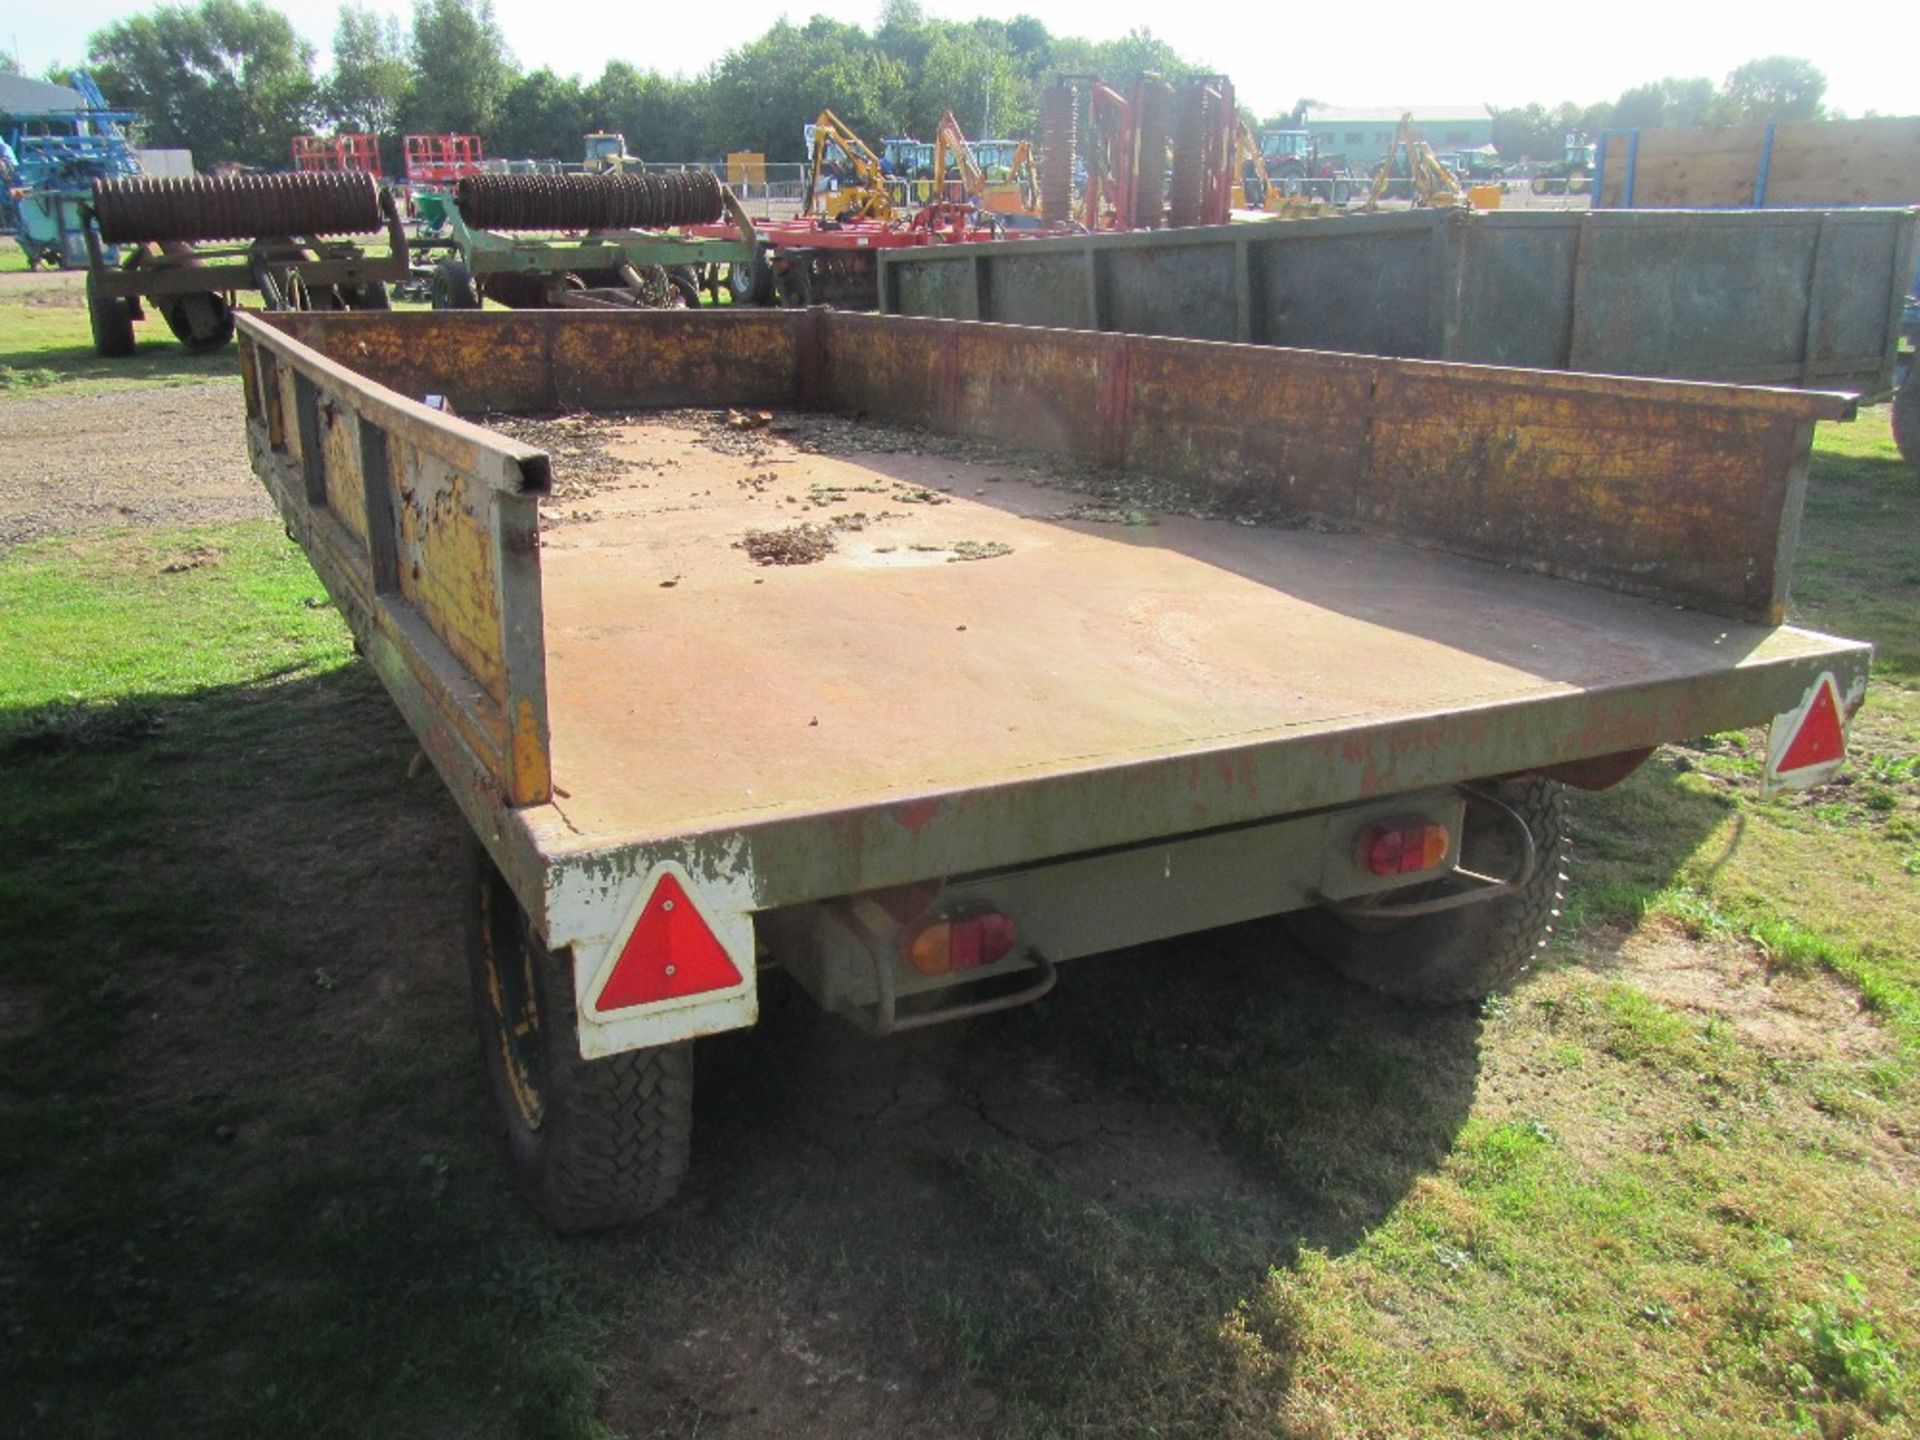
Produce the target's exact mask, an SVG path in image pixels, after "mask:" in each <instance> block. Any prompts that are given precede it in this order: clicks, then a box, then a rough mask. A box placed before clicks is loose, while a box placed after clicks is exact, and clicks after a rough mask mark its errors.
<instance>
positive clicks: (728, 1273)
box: [0, 664, 1686, 1436]
mask: <svg viewBox="0 0 1920 1440" xmlns="http://www.w3.org/2000/svg"><path fill="white" fill-rule="evenodd" d="M0 748H4V755H3V756H0V765H4V768H5V769H6V771H7V774H8V777H9V781H10V783H9V784H8V786H7V787H6V788H5V790H4V791H3V792H0V843H3V844H4V845H5V847H6V853H7V854H8V856H9V863H8V865H7V867H6V868H5V870H4V872H0V902H4V903H0V955H4V956H5V960H4V961H3V962H0V1075H4V1076H5V1080H4V1082H0V1163H3V1164H4V1167H5V1170H6V1173H7V1175H8V1176H9V1184H8V1186H7V1188H6V1192H5V1197H4V1199H0V1211H4V1225H3V1226H0V1233H4V1234H5V1235H6V1236H7V1237H8V1239H7V1240H6V1242H5V1256H4V1263H3V1265H0V1276H3V1277H4V1281H5V1283H6V1288H7V1297H8V1304H7V1307H6V1308H7V1315H6V1318H5V1322H4V1323H5V1324H6V1326H7V1327H8V1328H7V1344H6V1345H5V1346H4V1347H0V1352H3V1354H0V1403H4V1405H5V1407H6V1411H7V1413H9V1414H12V1415H20V1416H26V1417H29V1418H28V1421H27V1433H35V1432H36V1430H37V1432H38V1433H46V1434H59V1435H92V1434H101V1435H105V1434H130V1433H148V1434H164V1433H202V1434H271V1433H292V1432H294V1431H298V1432H300V1433H304V1434H310V1435H327V1434H352V1435H365V1434H400V1433H407V1434H418V1433H447V1434H466V1433H477V1432H484V1431H491V1430H495V1429H497V1430H499V1431H501V1432H502V1433H511V1434H516V1435H518V1434H584V1433H589V1431H590V1429H591V1423H592V1420H593V1418H594V1417H596V1416H597V1417H599V1419H600V1420H602V1421H604V1422H605V1423H608V1424H610V1425H612V1426H613V1428H614V1429H615V1430H616V1431H618V1432H621V1433H629V1434H643V1435H644V1434H656V1433H661V1434H681V1433H692V1432H693V1431H695V1430H698V1433H701V1434H703V1435H705V1434H724V1435H733V1436H740V1435H769V1436H771V1435H791V1434H807V1433H811V1434H824V1433H832V1434H836V1435H861V1434H871V1435H889V1436H893V1435H909V1436H910V1435H926V1436H936V1435H938V1436H948V1435H970V1434H981V1435H985V1434H1001V1433H1009V1432H1039V1431H1050V1432H1072V1431H1076V1430H1080V1429H1111V1430H1121V1431H1128V1432H1131V1433H1143V1432H1153V1433H1163V1434H1192V1435H1211V1434H1219V1433H1225V1432H1228V1431H1231V1430H1234V1429H1237V1428H1240V1427H1241V1426H1242V1425H1246V1426H1249V1427H1251V1428H1260V1427H1261V1424H1262V1422H1261V1421H1260V1419H1259V1418H1258V1417H1259V1416H1263V1415H1264V1416H1267V1417H1269V1418H1270V1416H1271V1413H1272V1412H1271V1407H1272V1406H1273V1404H1274V1403H1275V1399H1276V1395H1278V1394H1283V1393H1284V1377H1283V1376H1282V1377H1280V1380H1279V1382H1278V1383H1277V1384H1276V1380H1275V1377H1274V1376H1273V1374H1272V1373H1271V1372H1270V1370H1269V1371H1265V1372H1263V1376H1262V1378H1259V1379H1258V1380H1257V1382H1256V1379H1255V1378H1254V1377H1252V1376H1250V1375H1249V1373H1248V1371H1247V1364H1246V1360H1245V1355H1246V1350H1245V1347H1244V1346H1243V1345H1241V1344H1240V1343H1239V1342H1238V1341H1237V1340H1236V1325H1237V1323H1238V1322H1237V1320H1236V1316H1237V1315H1238V1314H1239V1305H1240V1302H1241V1301H1242V1300H1243V1299H1244V1298H1245V1297H1247V1296H1248V1295H1249V1294H1251V1293H1253V1292H1254V1291H1255V1290H1257V1288H1258V1287H1259V1286H1260V1284H1261V1283H1262V1281H1263V1278H1264V1277H1265V1276H1266V1275H1267V1274H1268V1272H1269V1270H1270V1269H1271V1268H1272V1267H1286V1266H1288V1265H1290V1264H1292V1263H1293V1262H1294V1261H1295V1259H1296V1258H1297V1257H1298V1256H1299V1255H1300V1254H1301V1253H1302V1251H1303V1250H1305V1249H1309V1248H1310V1249H1314V1250H1320V1251H1326V1252H1329V1253H1333V1254H1338V1253H1341V1252H1343V1251H1345V1250H1348V1249H1350V1248H1352V1247H1353V1246H1355V1245H1357V1244H1359V1243H1361V1242H1362V1241H1363V1240H1364V1238H1365V1237H1366V1235H1367V1234H1368V1232H1369V1230H1370V1229H1371V1228H1372V1227H1374V1226H1375V1225H1377V1224H1378V1223H1379V1222H1380V1221H1381V1220H1382V1218H1383V1217H1385V1216H1386V1215H1388V1214H1389V1213H1390V1212H1391V1211H1392V1210H1393V1209H1394V1207H1395V1206H1396V1205H1398V1204H1399V1203H1400V1201H1401V1200H1402V1198H1403V1197H1404V1196H1406V1195H1407V1193H1408V1192H1409V1190H1410V1189H1411V1188H1412V1187H1414V1186H1416V1185H1417V1184H1418V1183H1419V1181H1420V1179H1421V1177H1422V1176H1424V1175H1427V1174H1429V1173H1431V1172H1433V1171H1434V1170H1435V1169H1436V1168H1437V1167H1439V1166H1441V1165H1442V1164H1444V1163H1445V1161H1446V1159H1447V1156H1448V1154H1449V1152H1450V1149H1451V1147H1452V1146H1453V1145H1454V1143H1455V1140H1456V1137H1457V1136H1458V1133H1459V1131H1460V1129H1461V1126H1462V1125H1463V1124H1464V1123H1465V1120H1466V1117H1467V1114H1468V1111H1469V1108H1470V1106H1471V1104H1472V1100H1473V1096H1474V1092H1475V1085H1476V1081H1477V1077H1478V1070H1479V1037H1480V1032H1481V1025H1482V1021H1481V1018H1480V1016H1479V1015H1478V1014H1477V1013H1476V1012H1474V1011H1472V1010H1470V1009H1453V1010H1444V1011H1435V1012H1422V1011H1417V1010H1412V1009H1408V1008H1405V1007H1401V1006H1397V1005H1392V1004H1388V1003H1386V1002H1382V1001H1378V1000H1375V999H1373V998H1371V997H1369V996H1367V995H1365V994H1363V993H1361V992H1358V991H1356V990H1354V989H1352V988H1351V987H1348V986H1346V985H1344V984H1342V983H1340V982H1338V981H1336V980H1334V979H1332V978H1330V977H1329V976H1328V975H1327V974H1326V973H1324V972H1323V971H1322V970H1320V969H1319V968H1318V967H1316V966H1315V965H1313V964H1312V963H1311V962H1309V961H1308V960H1307V959H1306V958H1305V957H1303V956H1302V955H1300V954H1299V953H1298V952H1297V951H1296V950H1295V949H1293V948H1292V947H1291V946H1290V945H1289V944H1288V943H1287V942H1286V940H1285V939H1284V938H1283V937H1282V936H1281V935H1280V934H1279V932H1278V931H1277V929H1276V928H1275V927H1274V926H1272V925H1249V926H1242V927H1239V928H1237V929H1235V930H1232V931H1227V932H1222V933H1218V934H1214V935H1208V936H1202V937H1197V938H1192V939H1188V940H1182V941H1175V942H1169V943H1166V944H1161V945H1155V946H1151V947H1147V948H1144V949H1141V950H1138V951H1134V952H1129V953H1127V954H1124V955H1118V956H1110V957H1105V958H1102V959H1096V960H1088V961H1082V962H1078V963H1076V964H1075V965H1073V966H1070V967H1068V968H1067V970H1066V971H1065V973H1064V975H1063V978H1062V982H1061V985H1060V987H1059V989H1058V991H1057V992H1056V993H1055V995H1054V996H1053V997H1051V998H1050V999H1048V1000H1047V1001H1046V1002H1045V1003H1044V1004H1043V1005H1041V1006H1037V1007H1034V1008H1032V1009H1029V1010H1027V1011H1023V1012H1019V1013H1016V1014H1011V1015H1006V1016H1002V1017H998V1018H995V1019H992V1020H989V1021H983V1022H976V1023H974V1024H972V1025H969V1026H964V1027H956V1028H952V1029H947V1030H940V1031H933V1032H927V1033H924V1034H920V1035H916V1036H909V1037H902V1038H899V1039H895V1040H891V1041H883V1042H877V1041H873V1040H869V1039H867V1038H866V1037H863V1036H861V1035H858V1034H857V1033H855V1032H854V1031H853V1030H852V1029H851V1028H849V1027H847V1026H846V1025H845V1024H844V1023H843V1022H841V1021H839V1020H836V1019H833V1018H831V1017H826V1016H822V1015H819V1014H817V1013H816V1012H814V1011H813V1010H812V1008H811V1007H810V1005H809V1004H808V1003H807V1002H806V1001H805V1000H804V999H803V998H802V997H800V996H799V995H798V994H797V993H796V992H795V991H794V990H793V989H792V987H790V986H789V985H787V984H786V983H784V981H783V979H782V978H781V977H778V976H770V977H769V978H768V981H767V983H766V986H765V1000H766V1006H765V1010H766V1014H765V1018H764V1020H763V1023H762V1025H761V1026H760V1027H759V1028H758V1029H757V1030H755V1031H753V1032H750V1033H745V1034H739V1035H733V1036H728V1037H723V1038H720V1039H717V1040H713V1041H709V1042H704V1044H703V1051H702V1054H701V1057H700V1064H699V1085H700V1091H699V1097H698V1100H697V1129H696V1150H695V1160H694V1169H693V1174H692V1177H691V1180H690V1182H689V1185H688V1188H687V1191H686V1193H685V1195H684V1197H683V1199H682V1201H681V1202H680V1203H679V1204H677V1205H676V1206H675V1207H673V1208H672V1209H671V1210H670V1211H669V1212H667V1213H666V1214H664V1215H663V1216H661V1217H660V1218H659V1220H658V1222H657V1223H656V1224H654V1225H653V1226H651V1227H649V1228H646V1229H644V1230H642V1231H641V1232H639V1233H637V1234H633V1235H628V1236H621V1237H614V1238H609V1239H603V1240H595V1241H587V1242H574V1243H565V1242H560V1241H557V1240H555V1239H553V1238H552V1237H550V1236H548V1235H547V1234H546V1233H545V1232H544V1231H543V1230H541V1228H540V1227H539V1226H538V1225H537V1224H536V1223H535V1222H534V1221H533V1219H532V1218H531V1216H530V1215H529V1214H528V1213H527V1212H526V1211H525V1210H524V1209H523V1208H522V1207H521V1206H520V1205H519V1203H518V1202H517V1201H516V1200H515V1199H514V1198H513V1197H512V1196H511V1195H510V1194H509V1193H507V1190H506V1188H505V1185H504V1183H503V1180H502V1178H501V1171H500V1169H499V1167H498V1166H497V1164H496V1162H495V1159H494V1157H493V1155H492V1153H491V1148H490V1145H489V1143H488V1141H487V1139H486V1137H485V1126H484V1124H483V1121H482V1104H483V1102H482V1087H481V1083H480V1070H479V1066H478V1065H477V1064H475V1063H474V1057H473V1055H472V1040H471V1032H470V1029H469V1023H470V1022H469V1019H468V1015H469V1011H468V1002H467V998H466V995H465V984H464V977H463V963H462V960H461V956H460V953H459V940H458V934H459V924H458V910H457V898H456V896H455V895H454V893H453V888H452V883H453V879H454V877H455V875H456V874H457V871H458V867H457V865H456V864H455V863H454V859H455V857H456V856H457V854H458V850H459V844H460V840H461V823H462V822H461V821H460V819H459V817H458V816H457V814H456V813H455V812H454V810H453V807H452V805H451V803H450V802H449V801H448V800H447V798H446V797H445V795H444V793H443V792H442V791H441V789H440V787H439V786H438V785H437V784H435V783H434V781H433V780H432V779H431V777H430V776H428V777H423V778H420V779H417V780H414V781H411V782H410V781H408V780H407V779H406V778H405V777H406V776H407V774H408V770H409V761H410V759H411V758H412V756H413V753H414V747H413V742H412V738H411V736H410V735H409V734H408V733H407V731H406V730H405V729H404V727H403V726H402V725H401V723H400V721H399V720H398V719H397V717H396V716H395V715H394V713H393V711H392V708H391V706H390V704H389V703H388V702H387V700H386V697H385V695H384V693H383V692H382V691H381V690H380V689H379V687H378V685H377V683H376V682H375V681H374V680H373V679H372V677H371V675H370V674H369V672H368V671H367V670H366V669H365V667H364V666H361V665H358V664H347V665H343V666H338V667H336V668H329V669H324V670H322V671H319V672H317V673H316V672H313V671H306V672H300V673H295V674H290V675H283V676H279V677H268V678H265V679H263V680H262V682H261V683H259V684H255V685H247V686H234V687H221V688H216V689H210V690H207V691H203V692H200V693H197V694H192V695H188V696H185V697H157V696H156V697H146V698H129V699H123V700H121V701H119V702H118V703H115V704H113V705H109V706H97V707H79V708H76V707H73V706H69V705H61V706H57V707H49V708H42V709H38V710H33V711H15V712H11V713H8V714H4V715H0ZM1663 843H1666V844H1668V845H1670V846H1671V847H1672V848H1673V850H1674V853H1675V854H1679V853H1680V851H1681V849H1682V848H1683V847H1684V846H1685V845H1686V839H1685V837H1684V836H1679V835H1675V836H1671V837H1669V838H1668V839H1667V840H1666V841H1665V842H1663ZM1261 1348H1262V1352H1263V1354H1266V1355H1269V1356H1271V1355H1273V1354H1276V1353H1277V1354H1281V1355H1284V1354H1285V1352H1286V1337H1285V1336H1284V1335H1282V1334H1266V1335H1264V1336H1263V1337H1262V1347H1261Z"/></svg>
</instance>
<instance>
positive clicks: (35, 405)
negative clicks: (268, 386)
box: [0, 381, 273, 554]
mask: <svg viewBox="0 0 1920 1440" xmlns="http://www.w3.org/2000/svg"><path fill="white" fill-rule="evenodd" d="M243 403H244V402H243V399H242V396H241V390H240V386H239V385H237V384H235V383H233V382H231V381H225V382H217V383H214V384H209V385H189V386H181V387H178V388H172V389H154V390H124V391H118V392H115V393H113V394H108V395H49V396H42V397H33V398H25V399H18V400H9V401H7V402H6V403H5V404H4V405H0V453H4V454H5V455H6V457H7V462H6V464H5V465H4V466H0V554H4V553H5V552H6V551H7V550H9V549H11V548H12V547H14V546H16V545H22V544H25V543H27V542H28V541H30V540H43V539H46V538H48V537H50V536H54V535H71V534H77V533H80V532H84V531H88V530H101V529H107V528H110V527H118V526H148V525H213V524H221V523H224V522H227V521H232V520H255V519H265V518H267V517H269V516H271V515H272V514H273V503H272V501H271V500H269V499H268V497H267V492H266V491H265V489H264V488H262V486H261V485H260V482H259V481H258V480H256V479H255V478H254V475H253V471H252V469H251V468H250V467H249V466H248V464H247V447H246V438H245V431H244V429H243V428H242V418H241V417H242V407H243Z"/></svg>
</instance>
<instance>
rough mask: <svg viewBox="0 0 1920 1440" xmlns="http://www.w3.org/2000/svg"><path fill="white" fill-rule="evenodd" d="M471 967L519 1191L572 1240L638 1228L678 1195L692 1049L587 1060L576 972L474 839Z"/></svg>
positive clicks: (495, 1107) (501, 1127)
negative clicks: (544, 939) (535, 926)
mask: <svg viewBox="0 0 1920 1440" xmlns="http://www.w3.org/2000/svg"><path fill="white" fill-rule="evenodd" d="M469 850H470V853H471V866H470V880H469V884H468V887H467V965H468V971H469V975H470V978H471V980H472V983H473V1006H474V1016H475V1020H476V1021H477V1023H478V1027H479V1031H480V1050H481V1055H482V1057H483V1059H484V1061H485V1064H486V1069H487V1083H488V1089H489V1092H490V1094H491V1100H492V1112H493V1121H494V1130H495V1132H496V1133H497V1134H498V1136H499V1137H500V1142H501V1150H502V1153H503V1155H504V1157H505V1160H506V1165H507V1170H508V1172H509V1173H510V1174H511V1175H512V1177H513V1181H514V1184H515V1186H516V1187H517V1188H518V1189H519V1190H520V1192H521V1194H522V1195H524V1196H525V1197H526V1199H527V1202H528V1203H529V1204H531V1205H532V1206H533V1208H534V1209H535V1210H537V1211H539V1213H540V1215H541V1217H542V1218H544V1219H545V1220H546V1222H547V1223H548V1224H549V1225H551V1226H553V1228H554V1229H556V1230H559V1231H561V1232H563V1233H567V1234H578V1233H582V1232H585V1231H591V1230H606V1229H610V1228H612V1227H614V1226H616V1225H626V1224H631V1223H632V1222H633V1221H636V1220H639V1219H640V1218H642V1217H643V1216H646V1215H649V1214H651V1213H652V1212H653V1211H655V1210H658V1209H659V1208H660V1207H661V1206H662V1205H664V1204H666V1203H667V1201H668V1200H670V1199H672V1198H673V1194H674V1192H675V1191H676V1190H678V1189H679V1188H680V1181H681V1179H682V1177H683V1176H684V1175H685V1174H686V1170H687V1152H688V1148H689V1139H690V1136H691V1134H692V1130H693V1045H692V1043H691V1042H690V1041H683V1042H681V1043H679V1044H677V1045H662V1046H658V1047H656V1048H654V1049H651V1050H629V1051H627V1052H625V1053H624V1054H620V1055H615V1056H612V1057H611V1058H609V1059H605V1060H583V1059H581V1058H580V1043H579V1038H578V1034H577V1031H576V1024H577V1021H576V1016H575V1011H574V1000H573V966H572V964H571V962H570V960H569V958H568V957H567V956H566V955H565V954H556V953H554V952H553V951H550V950H548V949H547V948H546V946H544V945H542V944H541V943H540V941H539V938H538V937H537V936H536V935H535V934H534V933H533V930H532V927H531V926H530V925H529V924H528V921H527V917H526V913H525V912H524V911H523V910H522V909H521V908H520V902H519V901H518V900H517V899H515V897H514V894H513V891H512V890H511V889H510V888H509V887H508V885H507V883H506V881H505V880H503V879H502V878H501V876H500V873H499V871H498V870H496V869H495V868H494V865H493V862H492V860H491V859H489V858H488V856H487V854H486V852H485V851H484V850H482V849H481V847H480V845H479V844H478V842H470V843H469Z"/></svg>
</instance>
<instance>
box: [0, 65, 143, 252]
mask: <svg viewBox="0 0 1920 1440" xmlns="http://www.w3.org/2000/svg"><path fill="white" fill-rule="evenodd" d="M72 81H73V89H74V91H75V92H77V93H78V95H79V97H80V102H81V103H80V104H79V105H78V106H73V105H71V104H61V103H60V101H61V100H63V99H64V98H65V97H64V95H62V93H61V92H60V90H59V87H57V86H46V87H38V86H36V87H35V88H36V89H40V88H44V89H45V90H46V91H47V92H48V96H49V101H50V102H51V103H48V104H47V106H46V108H42V109H27V108H26V107H24V106H22V107H19V108H17V109H9V110H8V111H7V112H6V113H4V114H0V171H4V172H5V173H4V174H0V183H3V184H4V186H5V190H4V199H3V200H0V223H4V225H5V226H6V227H7V228H8V229H10V230H12V231H13V234H14V238H15V239H16V240H18V241H19V243H20V248H21V249H22V250H24V251H26V252H27V263H28V265H29V266H33V265H38V264H41V263H42V262H45V263H46V264H48V265H51V266H53V267H54V268H56V269H62V270H83V269H85V268H86V267H87V264H88V262H89V255H88V250H87V238H86V229H87V224H86V219H85V216H84V214H83V207H85V206H86V205H88V204H89V203H90V202H91V200H92V196H93V182H94V181H95V180H112V179H118V178H120V177H123V176H129V175H138V174H139V173H140V165H139V162H138V161H136V160H135V159H134V154H133V147H132V146H131V145H129V144H128V143H127V134H126V126H127V125H128V123H129V122H131V121H132V120H133V119H134V118H135V116H134V113H133V112H132V111H130V110H115V109H114V108H112V107H111V106H109V105H108V104H107V100H106V97H105V96H104V95H102V94H101V93H100V87H99V86H97V85H95V84H94V83H93V80H92V78H91V77H90V76H88V75H86V74H84V73H76V74H75V75H74V76H73V77H72Z"/></svg>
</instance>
